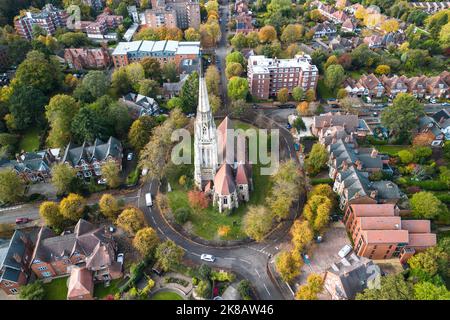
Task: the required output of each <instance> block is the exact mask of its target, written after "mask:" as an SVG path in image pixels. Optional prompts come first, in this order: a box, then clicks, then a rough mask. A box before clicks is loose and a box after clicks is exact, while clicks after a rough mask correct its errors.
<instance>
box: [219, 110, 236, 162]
mask: <svg viewBox="0 0 450 320" xmlns="http://www.w3.org/2000/svg"><path fill="white" fill-rule="evenodd" d="M231 129H233V124H232V123H231V119H230V118H228V117H225V119H223V120H222V122H221V123H220V125H219V126H218V127H217V151H218V152H219V155H222V158H221V159H222V161H223V162H226V163H228V164H231V163H233V162H234V159H227V158H226V156H227V139H228V130H231ZM225 160H227V161H225Z"/></svg>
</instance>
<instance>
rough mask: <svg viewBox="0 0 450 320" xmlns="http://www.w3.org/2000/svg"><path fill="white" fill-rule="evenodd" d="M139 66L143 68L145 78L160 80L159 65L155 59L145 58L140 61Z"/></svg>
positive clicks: (160, 70) (160, 71)
mask: <svg viewBox="0 0 450 320" xmlns="http://www.w3.org/2000/svg"><path fill="white" fill-rule="evenodd" d="M140 64H141V65H142V67H143V68H144V74H145V77H146V78H150V79H153V80H156V81H160V80H161V73H162V69H161V64H160V63H159V61H158V60H157V59H156V58H153V57H145V58H144V59H142V60H141V61H140Z"/></svg>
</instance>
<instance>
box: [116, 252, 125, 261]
mask: <svg viewBox="0 0 450 320" xmlns="http://www.w3.org/2000/svg"><path fill="white" fill-rule="evenodd" d="M123 256H124V254H123V253H119V254H118V255H117V262H118V263H120V264H123Z"/></svg>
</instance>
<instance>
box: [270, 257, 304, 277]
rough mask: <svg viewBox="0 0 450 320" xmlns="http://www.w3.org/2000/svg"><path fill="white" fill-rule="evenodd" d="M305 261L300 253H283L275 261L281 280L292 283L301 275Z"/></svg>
mask: <svg viewBox="0 0 450 320" xmlns="http://www.w3.org/2000/svg"><path fill="white" fill-rule="evenodd" d="M302 265H303V260H302V258H301V257H300V254H299V253H298V252H293V251H282V252H281V253H280V254H279V255H278V256H277V258H276V259H275V268H276V270H277V272H278V273H279V274H280V277H281V279H283V281H286V282H291V281H292V280H294V279H295V278H296V277H298V276H299V275H300V269H301V267H302Z"/></svg>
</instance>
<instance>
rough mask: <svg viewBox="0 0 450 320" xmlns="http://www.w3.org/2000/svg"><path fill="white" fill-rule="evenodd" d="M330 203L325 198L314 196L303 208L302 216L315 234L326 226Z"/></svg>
mask: <svg viewBox="0 0 450 320" xmlns="http://www.w3.org/2000/svg"><path fill="white" fill-rule="evenodd" d="M332 206H333V205H332V202H331V200H330V199H328V198H327V197H325V196H321V195H314V196H312V197H311V198H309V200H308V202H307V203H306V205H305V207H304V208H303V216H304V217H305V218H306V219H307V220H308V222H309V223H310V225H311V227H312V228H313V230H314V231H316V232H321V231H322V230H323V228H324V227H325V226H326V225H327V224H328V221H329V216H330V213H331V208H332Z"/></svg>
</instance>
